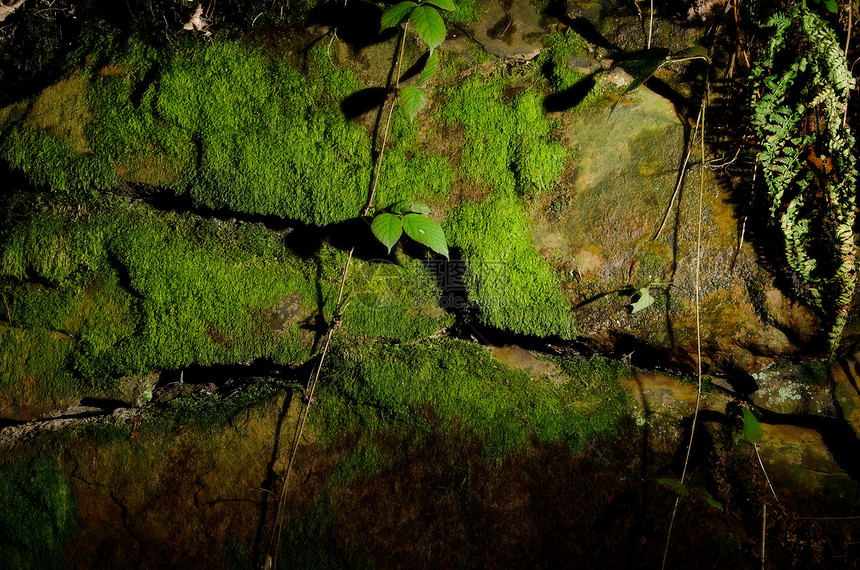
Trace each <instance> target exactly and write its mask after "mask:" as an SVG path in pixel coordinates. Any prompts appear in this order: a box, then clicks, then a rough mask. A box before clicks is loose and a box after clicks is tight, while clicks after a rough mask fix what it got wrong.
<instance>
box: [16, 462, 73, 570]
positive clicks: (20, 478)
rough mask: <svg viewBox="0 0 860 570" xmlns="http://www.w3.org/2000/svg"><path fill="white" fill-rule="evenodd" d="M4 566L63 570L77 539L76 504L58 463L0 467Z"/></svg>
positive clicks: (32, 463) (20, 463) (19, 463)
mask: <svg viewBox="0 0 860 570" xmlns="http://www.w3.org/2000/svg"><path fill="white" fill-rule="evenodd" d="M0 496H2V497H3V509H1V510H0V561H2V562H0V564H2V566H3V567H4V568H61V567H63V561H64V557H65V550H66V547H67V546H68V545H69V543H70V541H71V540H72V539H73V538H74V537H75V535H76V534H77V528H78V520H77V516H76V512H77V503H76V501H75V497H74V495H73V494H72V488H71V486H70V485H69V483H68V481H66V476H65V473H63V471H62V470H61V469H60V466H59V465H58V463H57V461H56V460H54V459H48V458H43V457H37V458H34V459H31V460H30V461H28V462H20V461H16V460H12V461H10V462H9V463H6V464H5V465H4V466H3V467H2V468H0Z"/></svg>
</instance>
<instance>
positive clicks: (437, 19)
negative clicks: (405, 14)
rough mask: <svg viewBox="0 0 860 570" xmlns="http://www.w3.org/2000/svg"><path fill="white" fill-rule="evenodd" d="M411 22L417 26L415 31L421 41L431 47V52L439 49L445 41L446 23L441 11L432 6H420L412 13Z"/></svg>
mask: <svg viewBox="0 0 860 570" xmlns="http://www.w3.org/2000/svg"><path fill="white" fill-rule="evenodd" d="M409 21H410V22H412V25H413V26H415V31H416V32H418V35H419V36H421V39H422V40H424V41H425V42H427V45H428V46H430V51H431V52H432V51H433V50H434V49H436V48H437V47H439V45H440V44H441V43H442V42H444V41H445V35H446V34H447V31H446V30H445V22H444V21H443V20H442V16H440V15H439V11H438V10H436V8H434V7H432V6H418V7H417V8H415V9H414V10H413V11H412V15H411V16H410V17H409Z"/></svg>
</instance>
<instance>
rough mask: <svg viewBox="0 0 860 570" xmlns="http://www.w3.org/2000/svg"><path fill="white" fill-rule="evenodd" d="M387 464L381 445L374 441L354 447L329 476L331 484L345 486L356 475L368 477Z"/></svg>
mask: <svg viewBox="0 0 860 570" xmlns="http://www.w3.org/2000/svg"><path fill="white" fill-rule="evenodd" d="M384 464H385V457H383V455H382V451H381V450H380V449H379V446H378V445H377V444H375V443H373V442H371V443H368V444H367V445H362V446H359V447H355V448H353V449H352V450H351V451H349V453H347V454H346V456H345V457H344V458H343V459H341V461H340V463H338V464H337V467H335V469H334V472H332V474H331V476H330V477H329V481H328V483H329V485H330V486H332V487H334V488H338V487H343V486H344V485H346V484H347V483H349V481H350V480H351V479H352V478H353V477H355V476H359V477H367V476H368V475H373V474H374V473H377V472H379V470H380V469H381V468H382V466H383V465H384Z"/></svg>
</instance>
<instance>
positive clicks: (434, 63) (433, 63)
mask: <svg viewBox="0 0 860 570" xmlns="http://www.w3.org/2000/svg"><path fill="white" fill-rule="evenodd" d="M437 67H439V53H438V52H435V51H431V52H430V57H428V58H427V63H425V64H424V69H422V70H421V77H419V78H418V85H424V84H425V83H427V82H428V81H429V80H430V78H431V77H433V75H434V74H435V73H436V68H437Z"/></svg>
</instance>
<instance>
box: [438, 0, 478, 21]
mask: <svg viewBox="0 0 860 570" xmlns="http://www.w3.org/2000/svg"><path fill="white" fill-rule="evenodd" d="M454 6H455V9H454V10H453V11H451V12H443V15H444V17H445V19H446V20H447V21H449V22H458V23H459V22H475V21H477V19H478V18H479V17H480V10H479V9H478V3H477V2H476V1H475V0H454Z"/></svg>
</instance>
